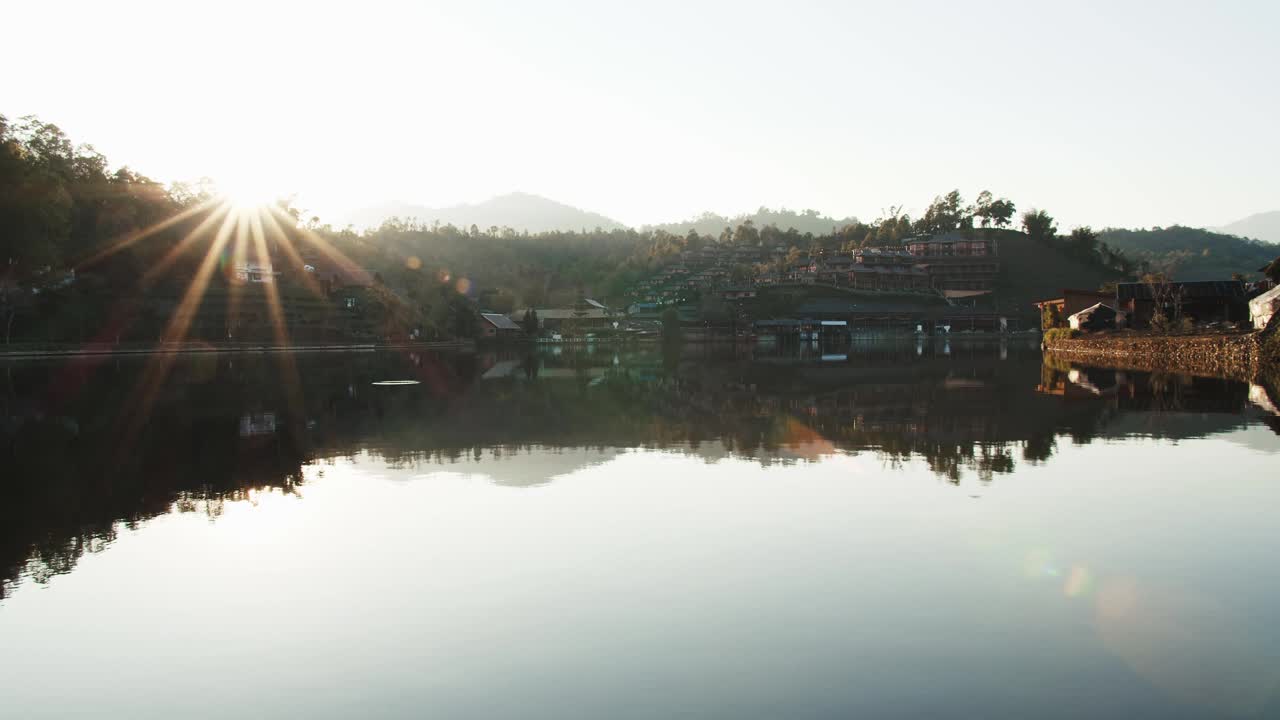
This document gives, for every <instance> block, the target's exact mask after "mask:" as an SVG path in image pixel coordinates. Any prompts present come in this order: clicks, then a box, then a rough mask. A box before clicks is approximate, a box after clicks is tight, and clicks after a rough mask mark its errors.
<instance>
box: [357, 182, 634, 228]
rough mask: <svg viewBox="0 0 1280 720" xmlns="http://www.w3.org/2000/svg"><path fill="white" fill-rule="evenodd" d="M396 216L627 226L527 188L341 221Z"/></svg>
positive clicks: (370, 210)
mask: <svg viewBox="0 0 1280 720" xmlns="http://www.w3.org/2000/svg"><path fill="white" fill-rule="evenodd" d="M392 218H398V219H400V220H403V221H413V222H420V223H424V224H427V225H430V224H432V223H436V222H438V223H440V224H441V225H453V226H455V227H460V228H467V227H470V226H472V225H475V226H477V227H479V228H481V229H486V230H487V229H488V228H491V227H509V228H512V229H515V230H524V231H527V232H530V233H540V232H551V231H555V230H565V231H568V230H582V229H584V228H585V229H588V230H594V229H596V228H600V229H601V230H623V229H626V227H627V226H626V225H623V224H622V223H620V222H618V221H617V220H614V219H613V218H610V217H607V216H605V215H601V214H600V213H595V212H590V211H588V210H583V209H581V208H576V207H573V206H572V205H566V204H564V203H561V202H557V201H555V200H552V199H550V198H545V197H542V196H541V195H534V194H532V193H524V192H512V193H506V194H504V195H495V196H494V197H491V198H489V199H487V200H483V201H481V202H477V203H460V204H458V205H449V206H446V207H441V208H433V207H428V206H426V205H415V204H412V203H401V202H393V203H384V204H381V205H374V206H371V207H367V208H363V209H361V210H356V211H355V212H352V213H349V214H348V215H347V216H345V217H344V218H343V219H342V222H341V223H340V224H341V226H343V227H345V226H347V225H352V226H355V227H356V228H357V229H362V230H363V229H367V228H377V227H378V226H380V225H382V224H383V223H384V222H386V221H388V220H390V219H392Z"/></svg>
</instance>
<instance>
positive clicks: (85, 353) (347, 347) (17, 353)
mask: <svg viewBox="0 0 1280 720" xmlns="http://www.w3.org/2000/svg"><path fill="white" fill-rule="evenodd" d="M474 349H475V343H474V342H472V341H469V340H460V341H452V340H451V341H442V342H428V343H390V344H379V343H326V344H321V345H254V344H241V345H213V344H195V343H191V344H184V345H174V346H164V345H148V346H139V347H120V346H110V345H97V346H95V345H85V346H81V347H77V348H65V349H56V348H30V349H25V350H4V351H0V360H39V359H54V358H78V357H103V356H128V355H235V354H240V355H244V354H256V355H265V354H275V353H321V352H334V353H341V352H378V351H381V350H474Z"/></svg>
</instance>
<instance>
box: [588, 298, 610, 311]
mask: <svg viewBox="0 0 1280 720" xmlns="http://www.w3.org/2000/svg"><path fill="white" fill-rule="evenodd" d="M583 300H585V301H586V303H587V304H588V305H590V306H591V307H593V308H599V309H601V310H608V309H609V308H608V307H607V306H605V305H604V304H602V303H599V302H596V301H595V300H592V299H591V298H583Z"/></svg>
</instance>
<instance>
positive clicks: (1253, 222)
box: [1213, 210, 1280, 243]
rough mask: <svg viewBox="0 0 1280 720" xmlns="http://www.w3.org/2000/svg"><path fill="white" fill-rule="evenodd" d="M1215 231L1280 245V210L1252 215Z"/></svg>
mask: <svg viewBox="0 0 1280 720" xmlns="http://www.w3.org/2000/svg"><path fill="white" fill-rule="evenodd" d="M1213 229H1214V230H1217V231H1218V232H1223V233H1228V234H1230V235H1239V236H1241V237H1247V238H1254V239H1255V240H1265V241H1267V242H1273V243H1280V210H1272V211H1271V212H1263V213H1258V214H1257V215H1250V216H1249V217H1247V218H1245V219H1243V220H1237V221H1235V222H1233V223H1231V224H1230V225H1223V226H1222V227H1219V228H1213Z"/></svg>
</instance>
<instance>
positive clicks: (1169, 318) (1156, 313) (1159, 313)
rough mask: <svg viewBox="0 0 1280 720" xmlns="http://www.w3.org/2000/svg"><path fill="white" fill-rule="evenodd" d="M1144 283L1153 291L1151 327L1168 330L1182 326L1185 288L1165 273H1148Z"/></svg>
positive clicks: (1158, 330)
mask: <svg viewBox="0 0 1280 720" xmlns="http://www.w3.org/2000/svg"><path fill="white" fill-rule="evenodd" d="M1142 283H1143V284H1144V285H1146V286H1147V289H1148V291H1149V292H1150V293H1151V303H1152V306H1153V307H1152V310H1151V329H1152V330H1155V331H1157V332H1168V331H1170V330H1174V329H1178V328H1181V327H1182V325H1183V322H1182V299H1183V288H1182V286H1181V285H1175V284H1174V283H1173V282H1171V281H1170V280H1169V276H1167V275H1165V274H1164V273H1148V274H1146V275H1143V276H1142Z"/></svg>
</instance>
